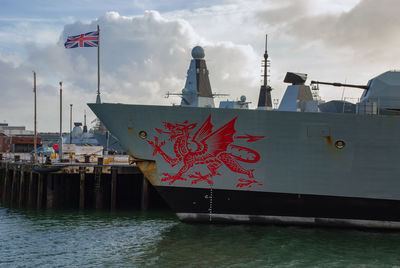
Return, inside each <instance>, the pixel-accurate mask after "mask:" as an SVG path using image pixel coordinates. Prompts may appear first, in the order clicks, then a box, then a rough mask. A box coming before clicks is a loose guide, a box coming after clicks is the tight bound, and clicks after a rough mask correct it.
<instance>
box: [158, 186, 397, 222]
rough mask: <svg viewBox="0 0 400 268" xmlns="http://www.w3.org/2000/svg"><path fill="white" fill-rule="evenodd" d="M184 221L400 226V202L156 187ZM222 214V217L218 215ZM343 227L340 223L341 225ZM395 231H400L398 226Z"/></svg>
mask: <svg viewBox="0 0 400 268" xmlns="http://www.w3.org/2000/svg"><path fill="white" fill-rule="evenodd" d="M156 189H157V190H158V192H159V193H160V194H161V196H162V197H163V198H164V199H165V201H166V202H167V203H168V204H169V206H170V207H171V208H172V210H173V211H174V212H176V213H177V215H178V217H180V219H181V220H186V221H210V218H211V221H222V222H236V221H238V222H249V223H259V222H272V223H279V222H282V223H284V222H285V221H287V222H288V223H294V224H302V223H304V224H312V225H329V224H330V223H333V222H336V223H340V222H347V223H349V222H350V221H352V222H353V223H354V224H355V226H357V225H360V224H361V222H364V225H365V224H366V223H367V221H368V224H369V225H371V226H375V227H373V228H380V227H377V226H376V225H377V223H376V222H381V224H380V225H390V226H395V225H397V224H394V223H396V222H398V223H399V224H400V201H398V200H384V199H368V198H352V197H335V196H321V195H303V194H301V195H300V194H287V193H269V192H253V191H243V190H241V191H233V190H219V189H204V188H186V187H170V186H156ZM218 215H219V216H218ZM339 225H340V224H339ZM394 228H400V225H399V227H394Z"/></svg>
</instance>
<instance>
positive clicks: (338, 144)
mask: <svg viewBox="0 0 400 268" xmlns="http://www.w3.org/2000/svg"><path fill="white" fill-rule="evenodd" d="M335 146H336V148H338V149H343V148H344V146H345V143H344V141H342V140H337V141H336V142H335Z"/></svg>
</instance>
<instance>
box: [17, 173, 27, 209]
mask: <svg viewBox="0 0 400 268" xmlns="http://www.w3.org/2000/svg"><path fill="white" fill-rule="evenodd" d="M24 174H25V172H24V170H23V169H22V168H21V172H20V178H19V199H18V207H20V208H22V207H23V206H24V202H25V175H24Z"/></svg>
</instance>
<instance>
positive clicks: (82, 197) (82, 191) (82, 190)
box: [79, 167, 85, 210]
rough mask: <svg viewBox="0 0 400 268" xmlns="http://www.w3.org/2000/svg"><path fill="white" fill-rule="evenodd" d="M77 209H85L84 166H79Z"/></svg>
mask: <svg viewBox="0 0 400 268" xmlns="http://www.w3.org/2000/svg"><path fill="white" fill-rule="evenodd" d="M79 209H81V210H83V209H85V167H79Z"/></svg>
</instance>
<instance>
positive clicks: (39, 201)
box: [36, 173, 44, 209]
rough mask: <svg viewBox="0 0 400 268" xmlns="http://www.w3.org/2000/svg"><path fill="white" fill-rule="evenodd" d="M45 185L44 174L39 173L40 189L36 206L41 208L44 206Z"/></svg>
mask: <svg viewBox="0 0 400 268" xmlns="http://www.w3.org/2000/svg"><path fill="white" fill-rule="evenodd" d="M43 187H44V175H43V174H41V173H39V177H38V189H37V198H36V208H37V209H41V208H42V206H43V204H42V203H43Z"/></svg>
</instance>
